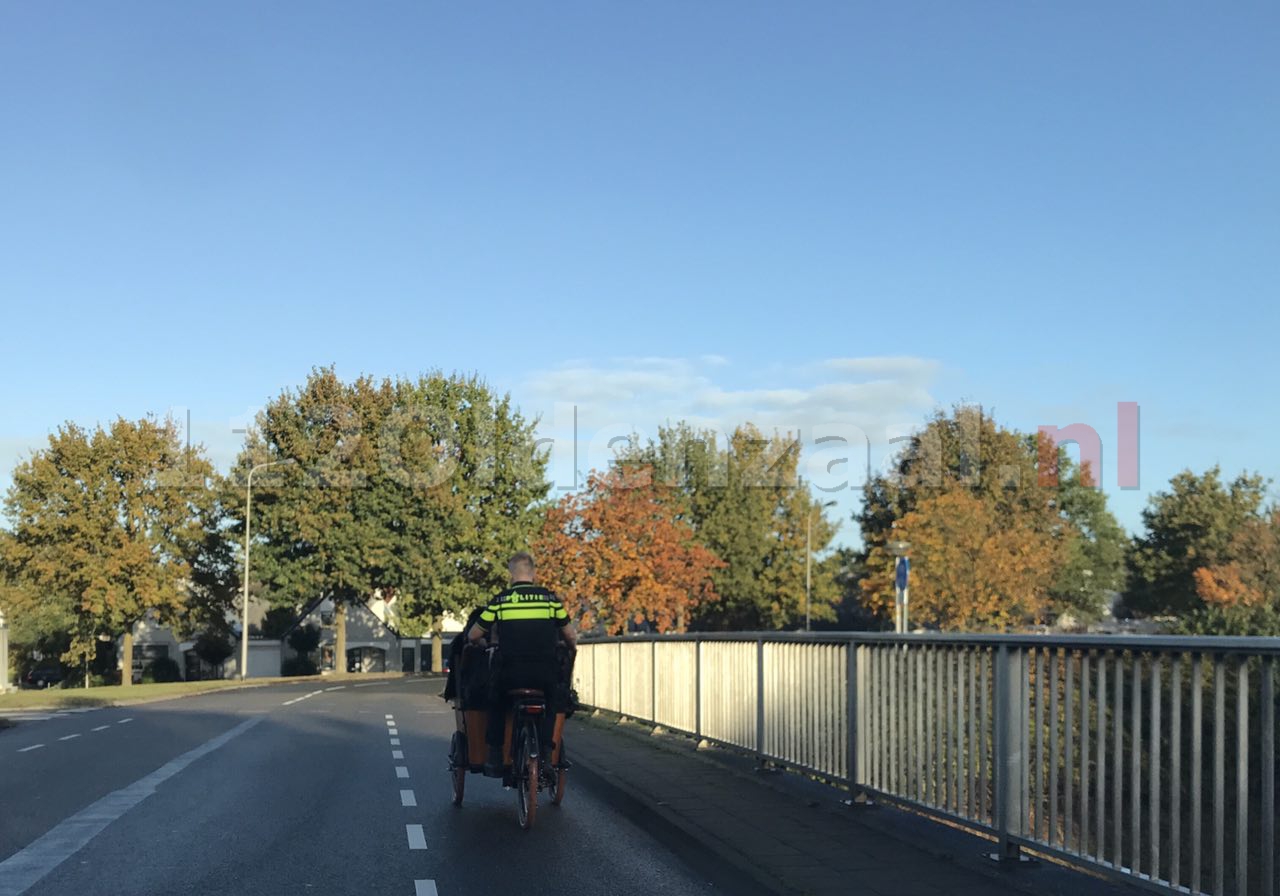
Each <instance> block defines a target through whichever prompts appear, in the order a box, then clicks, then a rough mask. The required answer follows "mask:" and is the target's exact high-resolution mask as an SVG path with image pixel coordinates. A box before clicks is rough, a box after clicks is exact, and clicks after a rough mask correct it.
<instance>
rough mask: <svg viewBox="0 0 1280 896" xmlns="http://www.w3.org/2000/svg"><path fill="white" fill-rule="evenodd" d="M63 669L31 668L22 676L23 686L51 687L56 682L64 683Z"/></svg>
mask: <svg viewBox="0 0 1280 896" xmlns="http://www.w3.org/2000/svg"><path fill="white" fill-rule="evenodd" d="M62 678H63V675H62V670H61V669H51V668H47V667H46V668H43V669H31V670H29V671H28V672H27V674H26V675H24V676H22V685H23V687H28V688H49V687H53V686H54V685H55V684H62Z"/></svg>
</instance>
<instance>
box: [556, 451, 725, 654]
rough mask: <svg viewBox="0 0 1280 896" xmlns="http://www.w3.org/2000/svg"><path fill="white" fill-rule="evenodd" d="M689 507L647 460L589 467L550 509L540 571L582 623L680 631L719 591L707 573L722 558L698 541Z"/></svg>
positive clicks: (608, 628) (609, 628)
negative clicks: (582, 480) (583, 481)
mask: <svg viewBox="0 0 1280 896" xmlns="http://www.w3.org/2000/svg"><path fill="white" fill-rule="evenodd" d="M687 510H688V508H687V505H686V503H685V501H684V498H683V496H682V495H681V494H680V493H679V492H677V491H675V490H672V489H669V488H663V487H661V486H659V485H658V484H656V483H655V482H654V481H653V477H652V475H651V471H650V469H649V468H647V467H624V468H619V469H615V470H613V471H611V472H608V473H604V474H600V473H594V472H593V473H592V474H591V475H590V476H588V478H587V487H586V489H585V490H583V491H581V492H579V493H576V494H572V495H566V496H565V497H564V498H562V499H561V500H560V502H559V503H558V504H556V505H555V506H554V507H552V508H551V509H550V510H549V511H548V513H547V516H546V523H545V525H544V527H543V530H542V535H541V537H540V538H539V539H538V541H537V544H536V545H535V551H536V556H537V557H538V564H539V577H540V579H541V580H542V581H543V582H544V583H545V584H546V585H547V586H548V587H550V588H552V589H553V590H555V591H556V592H557V594H559V596H560V597H561V599H562V600H563V601H564V603H565V607H566V608H567V609H568V611H569V615H570V617H571V618H574V619H577V620H579V623H580V625H581V627H582V628H583V629H584V630H591V629H596V628H599V629H602V630H604V631H605V632H606V633H608V634H611V635H616V634H620V633H622V632H624V631H627V630H628V629H629V628H633V627H642V626H643V627H648V628H649V629H651V630H653V631H656V632H659V633H666V632H682V631H684V630H685V628H686V626H687V624H688V620H689V619H690V617H691V616H692V615H693V613H695V612H696V611H698V610H699V609H701V608H703V607H705V606H706V605H707V604H708V603H712V602H714V601H715V600H716V599H717V594H716V591H715V588H714V586H713V584H712V574H713V573H714V572H715V571H716V570H717V569H719V568H720V567H721V566H722V565H723V564H722V563H721V562H720V561H719V560H718V558H716V556H715V555H714V554H713V553H712V552H711V551H710V550H708V549H707V548H706V547H704V546H703V545H701V544H699V543H698V541H697V538H696V536H695V532H694V529H693V526H692V525H691V524H690V523H689V521H688V518H687Z"/></svg>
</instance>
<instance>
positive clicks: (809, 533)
mask: <svg viewBox="0 0 1280 896" xmlns="http://www.w3.org/2000/svg"><path fill="white" fill-rule="evenodd" d="M835 503H836V502H835V501H827V502H826V503H824V504H819V505H818V506H817V507H811V508H809V513H808V515H807V516H806V517H805V521H804V630H805V631H809V592H810V590H811V587H812V579H813V575H812V572H811V568H812V566H813V514H814V511H817V510H822V509H823V508H826V507H834V506H835Z"/></svg>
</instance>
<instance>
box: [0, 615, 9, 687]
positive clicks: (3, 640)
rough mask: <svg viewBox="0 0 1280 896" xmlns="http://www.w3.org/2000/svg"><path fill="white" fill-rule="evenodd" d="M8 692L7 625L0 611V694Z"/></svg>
mask: <svg viewBox="0 0 1280 896" xmlns="http://www.w3.org/2000/svg"><path fill="white" fill-rule="evenodd" d="M7 690H9V625H8V624H7V623H6V622H5V621H4V610H0V694H3V693H4V692H5V691H7Z"/></svg>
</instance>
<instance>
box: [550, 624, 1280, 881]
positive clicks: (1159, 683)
mask: <svg viewBox="0 0 1280 896" xmlns="http://www.w3.org/2000/svg"><path fill="white" fill-rule="evenodd" d="M1277 657H1280V639H1277V638H1163V637H1112V636H1088V635H1082V636H1064V637H1050V636H1004V635H974V636H952V635H874V634H872V635H861V634H860V635H847V634H761V635H756V634H717V635H701V636H694V635H671V636H658V637H625V638H606V639H597V640H591V641H584V642H583V643H582V645H581V647H580V649H579V654H578V660H577V664H576V667H575V669H576V671H575V677H576V687H577V690H578V694H579V697H580V699H581V700H582V702H583V703H584V704H586V705H588V706H592V707H597V708H600V709H605V710H610V711H613V712H617V713H621V714H623V715H626V716H629V717H632V718H635V719H638V720H642V721H646V722H650V723H653V724H656V725H662V726H664V727H667V728H670V729H672V730H675V731H681V732H685V733H687V734H691V735H694V736H696V737H701V738H706V739H707V740H709V741H713V742H717V743H721V744H725V745H729V746H733V747H738V748H741V749H743V750H747V751H752V752H754V753H756V754H757V755H758V756H759V757H760V759H761V760H768V761H772V762H776V763H780V764H783V765H786V766H789V767H792V768H795V769H799V770H803V771H806V772H809V773H811V774H814V775H817V776H820V777H822V778H825V779H827V780H829V781H832V782H834V783H838V784H842V785H844V786H846V787H848V788H849V789H850V791H851V792H852V793H853V794H854V795H855V796H856V795H860V794H865V795H866V796H869V797H872V798H876V799H881V800H885V801H889V802H894V803H899V804H902V805H906V806H910V807H913V808H919V809H923V810H925V811H927V812H929V813H931V814H934V815H936V816H938V817H942V818H946V819H952V820H956V821H960V822H963V823H964V824H966V825H967V826H970V827H973V828H976V829H979V830H981V831H984V832H987V833H989V834H991V835H993V836H994V837H995V838H996V839H997V841H998V844H999V846H998V851H997V852H996V853H995V857H996V858H999V859H1002V860H1008V861H1016V860H1017V859H1018V858H1019V851H1020V850H1021V849H1022V848H1024V847H1026V848H1030V849H1033V850H1035V851H1037V852H1041V853H1046V854H1050V855H1053V856H1056V857H1058V858H1060V859H1064V860H1066V861H1068V862H1070V863H1074V864H1078V865H1082V866H1087V867H1088V868H1090V869H1091V870H1095V871H1096V870H1102V871H1104V872H1106V873H1108V874H1110V875H1113V876H1116V877H1119V878H1122V879H1125V880H1127V881H1129V882H1133V883H1138V884H1140V885H1144V886H1147V887H1150V888H1153V889H1156V890H1160V891H1163V892H1189V893H1207V894H1261V896H1275V894H1276V890H1277V888H1278V886H1280V881H1277V877H1276V860H1275V857H1276V853H1277V851H1280V842H1277V839H1276V801H1277V792H1276V733H1277V731H1276V709H1277V703H1276V665H1277V662H1276V661H1277Z"/></svg>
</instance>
